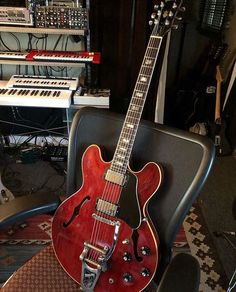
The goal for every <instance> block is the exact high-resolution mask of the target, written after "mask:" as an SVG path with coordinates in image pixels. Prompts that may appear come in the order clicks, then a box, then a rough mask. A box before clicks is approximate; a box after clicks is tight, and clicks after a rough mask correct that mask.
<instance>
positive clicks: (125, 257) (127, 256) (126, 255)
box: [123, 252, 132, 262]
mask: <svg viewBox="0 0 236 292" xmlns="http://www.w3.org/2000/svg"><path fill="white" fill-rule="evenodd" d="M123 260H124V261H125V262H130V261H131V260H132V255H131V253H129V252H125V253H124V254H123Z"/></svg>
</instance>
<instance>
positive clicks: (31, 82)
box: [7, 75, 79, 90]
mask: <svg viewBox="0 0 236 292" xmlns="http://www.w3.org/2000/svg"><path fill="white" fill-rule="evenodd" d="M78 84H79V78H78V77H55V76H35V75H13V76H12V77H11V78H10V80H9V81H8V82H7V87H8V88H23V87H25V88H35V89H38V88H44V89H61V90H62V89H63V90H76V89H77V87H78Z"/></svg>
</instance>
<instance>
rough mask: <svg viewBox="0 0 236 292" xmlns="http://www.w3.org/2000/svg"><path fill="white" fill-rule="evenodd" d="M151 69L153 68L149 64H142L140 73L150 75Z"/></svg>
mask: <svg viewBox="0 0 236 292" xmlns="http://www.w3.org/2000/svg"><path fill="white" fill-rule="evenodd" d="M152 70H153V68H152V67H150V66H145V65H144V66H143V67H142V70H141V74H142V75H147V76H150V75H151V74H152Z"/></svg>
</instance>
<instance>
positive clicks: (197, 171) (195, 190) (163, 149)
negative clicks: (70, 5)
mask: <svg viewBox="0 0 236 292" xmlns="http://www.w3.org/2000/svg"><path fill="white" fill-rule="evenodd" d="M123 118H124V117H123V116H122V115H118V114H115V113H111V112H109V111H106V110H102V109H96V108H83V109H81V110H80V111H78V112H77V113H76V115H75V116H74V119H73V123H72V126H71V132H70V140H69V149H68V169H67V194H68V195H71V194H72V193H74V192H75V191H76V190H78V188H79V187H80V186H81V182H82V179H81V156H82V154H83V152H84V151H85V149H86V148H87V147H88V146H89V145H90V144H97V145H99V146H100V147H101V148H102V149H104V150H105V155H106V156H105V157H104V160H107V161H110V160H112V157H113V153H114V150H115V147H116V144H117V142H118V137H119V134H120V131H121V127H122V124H123ZM214 153H215V152H214V145H213V143H212V142H211V140H209V139H208V138H206V137H203V136H200V135H197V134H192V133H188V132H186V131H182V130H179V129H173V128H170V127H167V126H163V125H158V124H155V123H152V122H147V121H142V122H141V124H140V127H139V129H138V133H137V137H136V140H135V144H134V148H133V152H132V169H135V170H138V169H141V167H142V166H143V165H144V164H146V163H147V162H149V161H155V162H157V163H158V164H160V165H161V166H162V168H163V172H164V180H163V183H162V186H161V188H160V189H159V190H158V192H157V194H156V196H154V198H152V200H151V201H150V204H149V213H150V216H151V218H152V220H153V223H154V225H155V227H156V230H157V232H158V235H159V239H160V247H159V251H160V253H161V257H160V258H161V260H160V262H159V270H158V278H160V276H161V274H162V273H163V271H164V269H165V267H166V265H167V264H168V262H169V261H170V257H171V248H172V245H173V241H174V239H175V236H176V233H177V231H178V229H179V228H180V225H181V224H182V222H183V220H184V218H185V216H186V214H187V212H188V211H189V209H190V207H191V205H192V203H193V201H194V200H195V199H196V197H197V195H198V194H199V192H200V190H201V188H202V186H203V184H204V182H205V180H206V178H207V176H208V173H209V171H210V169H211V166H212V163H213V160H214Z"/></svg>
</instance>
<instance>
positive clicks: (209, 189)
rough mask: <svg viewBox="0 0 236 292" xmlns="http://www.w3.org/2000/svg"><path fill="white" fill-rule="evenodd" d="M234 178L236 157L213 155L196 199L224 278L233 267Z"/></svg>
mask: <svg viewBox="0 0 236 292" xmlns="http://www.w3.org/2000/svg"><path fill="white" fill-rule="evenodd" d="M235 178H236V158H235V157H233V156H225V157H217V158H216V159H215V162H214V165H213V169H212V171H211V173H210V175H209V177H208V179H207V182H206V184H205V186H204V187H203V190H202V192H201V194H200V196H199V199H198V201H199V203H200V206H201V209H202V212H203V215H204V217H205V221H206V223H207V226H208V229H209V231H210V233H211V235H212V238H213V240H214V243H215V246H216V249H217V251H218V254H219V257H220V260H221V263H222V265H223V267H224V270H225V272H226V274H227V277H228V279H230V278H231V277H232V275H233V273H234V271H235V270H236V235H235V232H236V214H235V212H236V211H235V208H236V206H235V204H236V179H235ZM224 232H225V233H224ZM227 232H234V235H230V234H228V233H227Z"/></svg>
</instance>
